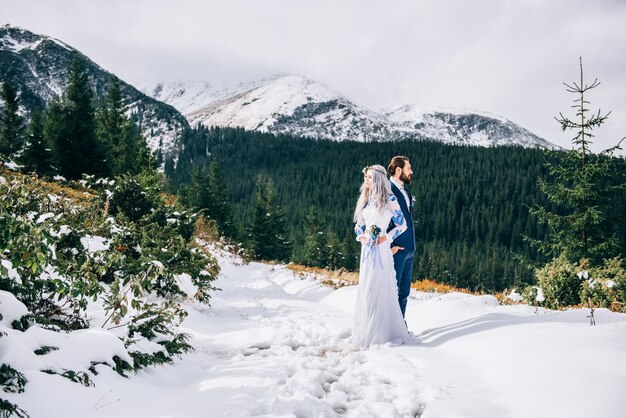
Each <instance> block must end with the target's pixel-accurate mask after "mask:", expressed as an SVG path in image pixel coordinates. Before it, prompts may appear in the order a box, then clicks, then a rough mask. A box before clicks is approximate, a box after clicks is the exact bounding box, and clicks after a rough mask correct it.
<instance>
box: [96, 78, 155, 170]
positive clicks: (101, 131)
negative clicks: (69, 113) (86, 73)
mask: <svg viewBox="0 0 626 418" xmlns="http://www.w3.org/2000/svg"><path fill="white" fill-rule="evenodd" d="M97 122H98V123H97V126H98V128H97V129H98V137H99V139H100V141H101V142H102V144H103V145H104V147H105V148H106V150H107V155H108V161H109V167H110V169H111V172H112V174H113V175H120V174H139V173H140V172H141V171H142V170H143V169H146V168H148V167H149V165H150V164H149V156H150V153H149V150H148V146H147V144H146V141H145V139H144V138H143V137H142V135H141V132H140V130H139V129H138V128H137V127H136V126H135V124H134V123H133V121H132V120H131V119H130V118H129V117H128V116H126V107H125V106H124V104H123V97H122V92H121V89H120V82H119V79H118V78H117V77H116V76H114V75H112V76H111V83H110V87H109V91H108V93H107V98H106V101H105V103H104V105H103V106H102V107H101V109H100V110H99V112H98V117H97Z"/></svg>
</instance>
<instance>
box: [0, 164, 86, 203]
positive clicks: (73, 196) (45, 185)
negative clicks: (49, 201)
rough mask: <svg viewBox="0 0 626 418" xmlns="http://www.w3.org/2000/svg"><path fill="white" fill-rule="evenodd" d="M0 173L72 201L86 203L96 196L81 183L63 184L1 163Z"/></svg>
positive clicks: (33, 187)
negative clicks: (21, 171) (14, 169)
mask: <svg viewBox="0 0 626 418" xmlns="http://www.w3.org/2000/svg"><path fill="white" fill-rule="evenodd" d="M0 175H2V176H4V177H6V178H7V179H8V180H11V179H12V178H17V179H20V180H24V181H25V182H27V183H29V186H30V187H31V188H32V189H34V190H39V191H41V192H43V193H46V194H48V193H49V194H52V195H55V196H58V197H60V198H61V199H67V200H69V201H70V202H72V203H77V204H86V203H89V202H91V201H92V200H93V199H94V198H95V197H96V196H95V195H93V194H91V193H89V191H88V189H86V188H84V187H83V186H81V185H80V183H77V182H73V184H72V185H71V186H65V185H61V184H59V183H58V182H54V181H47V180H44V179H42V178H40V177H37V176H36V175H34V174H23V173H20V172H17V171H12V170H9V169H7V168H6V167H4V166H3V165H1V164H0Z"/></svg>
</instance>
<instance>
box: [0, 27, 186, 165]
mask: <svg viewBox="0 0 626 418" xmlns="http://www.w3.org/2000/svg"><path fill="white" fill-rule="evenodd" d="M77 55H78V56H79V57H80V59H81V60H82V61H83V62H84V64H85V71H86V72H87V75H88V77H89V80H90V83H91V86H92V88H93V90H94V92H95V93H96V96H97V97H103V96H104V95H106V93H107V91H108V88H109V85H110V82H111V74H110V73H109V72H108V71H106V70H104V69H103V68H101V67H100V66H99V65H97V64H96V63H95V62H93V61H91V60H90V59H89V58H88V57H87V56H85V55H83V54H82V53H80V52H79V51H78V50H76V49H74V48H72V47H71V46H69V45H67V44H66V43H64V42H61V41H59V40H57V39H54V38H52V37H49V36H46V35H38V34H35V33H33V32H31V31H29V30H27V29H23V28H19V27H16V26H12V25H9V24H5V25H3V26H1V27H0V82H2V81H4V80H3V79H2V78H3V77H9V74H11V75H10V77H11V81H12V82H14V83H16V85H17V86H18V87H19V90H20V98H21V100H20V101H21V103H20V104H21V106H22V107H23V108H24V110H25V114H26V116H27V117H28V115H30V113H31V112H32V111H34V110H42V109H44V108H45V107H46V106H47V104H48V103H49V102H50V101H51V100H53V99H54V98H55V97H59V96H61V95H62V94H63V92H64V91H65V90H66V88H67V85H68V74H67V68H68V66H69V63H70V62H71V60H72V59H73V58H74V57H75V56H77ZM120 86H121V90H122V94H123V96H124V99H125V102H126V104H127V105H128V111H129V113H130V112H135V117H137V118H138V123H139V124H140V126H141V127H142V130H143V133H144V135H145V137H146V139H147V141H148V145H149V146H150V148H151V149H152V150H156V149H158V148H161V149H162V150H163V152H164V153H166V154H167V153H169V152H170V151H173V149H174V141H175V140H176V138H177V137H178V133H179V132H180V130H181V129H183V128H184V127H187V126H188V123H187V121H186V119H185V118H184V117H183V116H182V115H181V114H180V113H179V112H177V111H176V110H175V109H174V108H173V107H172V106H169V105H166V104H164V103H159V102H157V101H156V100H154V99H152V98H151V97H148V96H146V95H144V94H142V93H141V92H139V91H138V90H137V89H135V88H134V87H133V86H131V85H129V84H126V83H124V82H123V81H121V83H120ZM1 106H2V103H1V102H0V107H1Z"/></svg>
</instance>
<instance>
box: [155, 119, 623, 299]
mask: <svg viewBox="0 0 626 418" xmlns="http://www.w3.org/2000/svg"><path fill="white" fill-rule="evenodd" d="M394 155H406V156H407V157H409V159H410V160H411V165H412V169H413V172H414V174H413V182H412V186H411V191H412V194H413V195H414V196H415V199H416V205H415V209H414V215H413V217H414V223H415V228H416V236H417V249H416V253H415V263H414V279H417V278H430V279H434V280H437V281H443V282H446V283H450V284H453V285H456V286H459V287H464V288H469V289H474V290H501V289H504V288H507V287H510V286H512V285H514V284H517V283H522V282H523V283H530V282H532V280H533V278H532V277H533V268H534V267H535V266H539V265H543V264H545V262H546V261H547V260H546V257H545V256H542V255H541V254H540V253H538V252H537V250H536V249H535V248H533V247H531V246H530V245H529V243H528V241H529V240H544V239H545V237H546V233H547V231H546V227H545V226H544V225H543V224H541V223H540V222H538V220H537V219H536V218H535V217H534V216H532V215H531V214H530V213H529V208H532V207H534V206H537V205H538V206H541V207H546V208H547V209H548V210H551V211H558V210H559V209H558V208H557V207H554V206H552V205H551V203H550V202H549V201H547V199H546V198H545V195H544V194H543V193H542V192H541V191H540V189H539V187H538V180H540V179H543V178H545V176H546V163H548V159H549V158H552V157H551V155H552V154H548V153H546V152H544V151H543V150H539V149H526V148H521V147H495V148H482V147H471V146H460V145H446V144H442V143H439V142H432V141H401V142H371V143H361V142H349V141H348V142H341V143H338V142H332V141H326V140H315V139H306V138H296V137H291V136H288V135H279V136H275V135H270V134H264V133H258V132H249V131H245V130H242V129H230V128H210V129H208V128H204V127H198V128H196V129H193V130H189V131H187V132H186V133H185V134H184V135H183V137H182V141H181V146H180V154H179V158H178V161H177V162H176V164H174V161H172V160H169V161H166V164H165V171H166V175H167V177H168V178H169V179H170V183H171V184H170V187H171V188H172V190H173V191H176V190H178V189H179V188H180V187H181V185H182V186H183V187H190V188H194V187H195V184H194V182H193V179H192V177H193V176H194V172H196V171H198V170H202V169H203V167H208V166H209V164H210V162H211V161H216V162H217V163H218V164H219V166H220V167H223V177H224V180H225V185H226V187H227V188H228V191H229V193H230V197H231V203H232V214H233V219H234V223H235V224H236V225H238V227H239V233H238V235H237V237H236V238H237V239H239V240H240V241H243V242H244V243H245V242H246V241H248V242H249V244H250V245H253V244H254V239H255V238H254V236H251V235H250V233H249V231H250V228H251V227H252V224H253V223H254V219H255V210H256V208H257V206H258V205H257V201H258V199H255V196H256V193H257V191H258V187H259V179H261V178H266V179H270V180H271V183H272V185H273V189H274V190H275V194H276V196H277V197H276V199H277V201H278V202H277V203H278V205H279V206H280V209H281V216H284V224H285V229H286V235H287V237H288V241H289V242H290V244H291V249H292V252H291V256H290V257H287V260H293V261H297V262H303V263H304V264H314V265H315V264H318V266H320V267H324V266H325V265H324V264H327V265H326V266H329V267H333V268H337V267H343V268H347V269H355V268H356V267H357V266H358V247H357V244H356V242H355V240H354V236H353V232H352V228H353V222H352V214H353V211H354V204H355V202H356V199H357V197H358V192H359V186H360V184H361V182H362V174H361V170H362V168H363V167H364V166H366V165H372V164H376V163H378V164H382V165H384V166H386V165H387V163H388V162H389V160H390V159H391V157H392V156H394ZM616 161H617V163H618V164H621V166H622V167H623V165H624V161H623V159H617V160H616ZM623 171H624V170H620V172H623ZM613 180H614V181H615V182H616V184H617V183H619V182H620V181H621V182H622V183H623V179H618V178H614V179H613ZM623 200H624V199H621V201H623ZM617 201H618V202H619V201H620V199H617ZM624 212H625V206H624V203H618V204H617V205H614V207H613V208H612V209H611V213H610V214H609V219H610V220H611V222H612V224H613V227H614V228H615V230H616V231H618V236H619V239H620V243H621V248H626V245H625V244H626V224H625V221H624V216H623V214H624ZM620 214H621V215H622V216H620ZM311 222H313V224H311ZM315 231H317V234H316V235H317V236H319V237H324V236H325V239H324V238H322V239H319V240H318V246H326V247H327V251H326V257H325V258H324V257H322V260H321V261H318V262H317V263H316V262H308V263H307V261H308V260H311V259H315V257H311V254H309V253H310V251H307V248H306V247H307V245H309V244H310V238H311V234H315ZM524 237H527V239H524ZM250 241H252V243H250ZM309 246H310V245H309ZM321 252H323V251H321ZM329 253H330V254H333V255H334V256H335V257H334V260H333V261H329V257H331V255H330V254H329ZM337 254H339V255H340V257H336V255H337ZM331 258H332V257H331ZM275 259H280V257H275ZM287 260H285V259H284V258H283V261H287ZM320 263H321V264H320Z"/></svg>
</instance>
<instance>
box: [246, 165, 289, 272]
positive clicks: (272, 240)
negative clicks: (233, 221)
mask: <svg viewBox="0 0 626 418" xmlns="http://www.w3.org/2000/svg"><path fill="white" fill-rule="evenodd" d="M276 199H277V196H276V192H275V190H274V183H273V182H272V180H271V179H270V178H264V177H263V176H259V177H258V178H257V194H256V206H255V208H254V218H253V221H252V225H251V227H250V229H249V231H250V233H249V235H248V237H249V241H250V247H251V251H252V254H253V257H254V258H256V259H258V260H276V261H287V260H288V259H289V255H290V253H291V245H290V243H289V241H287V238H286V235H287V228H286V226H285V218H284V214H283V211H282V209H281V208H280V206H279V205H278V202H277V201H276Z"/></svg>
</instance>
